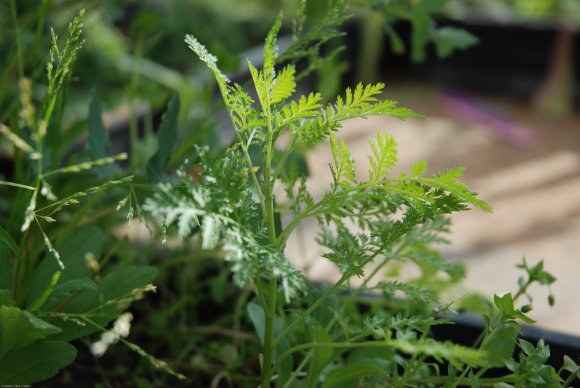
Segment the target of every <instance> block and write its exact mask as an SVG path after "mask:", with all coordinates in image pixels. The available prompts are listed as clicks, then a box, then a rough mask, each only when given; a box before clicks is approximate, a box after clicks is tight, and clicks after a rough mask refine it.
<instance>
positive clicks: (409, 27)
mask: <svg viewBox="0 0 580 388" xmlns="http://www.w3.org/2000/svg"><path fill="white" fill-rule="evenodd" d="M299 3H300V0H173V1H163V0H139V1H137V0H129V1H121V0H102V1H83V0H7V1H3V2H1V3H0V106H1V107H2V109H0V123H3V124H6V125H7V126H10V127H11V128H19V124H18V123H19V121H20V120H21V116H20V114H21V111H22V106H21V100H20V97H21V90H20V87H19V82H18V80H19V79H22V78H24V77H26V78H29V79H31V81H32V83H31V85H32V89H31V92H32V95H31V96H32V102H33V103H34V104H36V105H38V104H40V103H41V102H42V101H43V99H44V96H45V95H46V91H47V82H46V75H45V74H46V69H45V63H46V61H47V59H48V52H49V48H50V39H49V37H50V28H51V27H52V28H54V30H55V31H56V33H57V35H59V36H62V35H63V34H64V31H66V28H67V24H68V22H69V21H70V20H71V19H72V17H73V16H74V15H75V14H76V13H77V12H78V10H79V9H81V8H85V9H86V18H85V29H84V34H83V36H84V39H85V40H86V44H85V46H84V48H83V49H82V50H81V51H80V53H79V57H78V60H77V63H76V64H75V67H74V71H73V76H72V77H71V78H69V79H67V80H66V82H67V84H68V88H66V87H65V88H63V92H62V93H63V96H61V97H62V98H61V100H60V101H62V103H61V105H60V107H59V114H58V131H59V134H60V139H59V140H60V142H61V144H60V147H59V152H56V153H55V155H56V157H55V160H54V161H53V163H55V164H60V163H64V162H65V161H68V160H75V159H80V160H82V159H83V158H86V155H85V154H83V152H80V151H84V147H85V146H84V144H83V142H84V141H85V140H86V137H87V135H86V133H87V127H90V126H91V125H95V124H94V122H95V119H94V117H97V121H100V120H98V118H100V116H101V113H104V116H103V124H104V127H105V128H107V129H108V131H109V136H110V145H111V148H110V150H109V152H110V153H116V152H121V151H129V154H130V160H129V164H128V165H124V166H120V167H118V169H117V170H115V171H113V173H111V174H114V173H117V174H119V171H120V170H121V171H123V173H125V172H130V173H134V174H136V175H137V176H138V178H137V182H138V184H137V185H135V186H134V188H132V189H131V190H133V189H134V190H135V191H132V192H131V194H130V198H131V199H130V201H131V200H133V201H134V203H137V204H138V202H139V200H140V199H142V198H143V197H144V193H143V192H147V190H148V189H149V187H150V186H147V185H148V184H149V183H151V182H149V181H148V180H147V176H146V174H145V167H146V165H147V163H148V161H149V160H150V159H151V157H152V156H153V155H154V154H155V153H156V151H157V149H158V148H159V144H158V139H157V137H156V134H155V132H156V130H157V128H158V127H159V126H160V123H161V112H163V111H164V110H165V106H166V105H167V104H168V101H170V100H171V98H172V96H174V95H175V94H176V93H177V94H179V97H180V106H181V109H180V110H179V112H178V113H175V114H176V115H177V114H178V119H177V123H178V124H177V125H176V127H177V128H179V141H178V143H177V146H176V148H175V150H174V152H173V153H172V154H171V155H170V158H169V163H168V164H169V165H170V166H172V167H174V166H177V165H179V164H180V163H182V162H183V160H184V159H185V158H186V156H187V155H188V154H189V153H190V151H191V150H192V149H193V147H194V146H195V145H203V144H208V145H211V146H213V147H217V148H223V147H226V146H227V143H228V140H227V139H228V135H227V127H226V128H223V122H222V121H220V117H219V115H217V114H216V111H217V110H219V108H220V107H219V105H217V104H218V103H216V102H215V100H214V98H213V97H214V85H213V83H212V81H211V79H210V75H209V73H208V72H207V71H200V67H202V66H204V65H203V64H202V63H201V62H200V61H196V60H194V59H193V56H192V54H191V52H190V51H189V50H187V49H186V47H185V44H184V43H183V38H184V36H185V34H188V33H191V34H193V35H195V36H196V37H197V38H198V39H199V41H200V42H202V43H203V44H204V45H206V46H207V48H208V50H209V51H210V52H212V53H213V54H215V55H216V56H217V57H218V59H219V65H220V68H221V69H223V70H224V71H225V72H227V73H229V74H231V76H232V78H234V79H236V78H237V79H236V81H240V82H241V81H243V80H244V74H245V73H244V68H245V59H246V58H250V59H251V60H252V61H253V62H254V63H256V62H258V61H259V59H258V58H259V57H260V55H261V48H260V47H259V46H260V45H261V44H262V43H263V40H264V36H265V35H266V33H267V31H268V30H269V28H270V26H271V24H272V22H273V20H274V19H275V17H276V15H277V14H278V12H279V11H280V10H283V12H284V18H285V19H284V26H283V29H282V34H281V35H282V36H284V35H285V36H287V37H289V36H290V35H291V33H292V22H291V21H292V20H293V19H294V18H295V17H296V14H297V9H298V8H299ZM347 3H348V6H349V12H350V13H351V14H352V15H353V18H351V19H350V21H349V22H348V23H347V24H346V25H345V26H344V31H347V32H349V35H348V36H347V37H344V38H343V40H342V41H338V42H337V41H333V42H329V43H327V44H326V45H325V47H324V52H325V53H327V54H331V55H328V56H326V57H323V58H318V60H319V62H318V63H317V65H318V66H319V67H318V69H317V71H316V72H315V75H314V76H313V77H310V78H309V79H308V81H309V84H310V85H309V86H308V87H309V88H314V89H318V90H319V91H322V93H323V95H324V96H325V97H326V98H332V97H333V94H334V93H336V92H337V91H338V90H339V89H340V88H341V86H342V84H343V83H344V82H346V83H350V84H353V83H356V82H358V81H359V80H361V81H373V80H382V79H381V78H382V75H383V74H382V73H381V67H380V66H381V60H383V57H384V54H385V50H391V51H392V52H393V53H394V54H396V55H401V56H406V57H408V58H410V59H411V61H412V62H421V61H424V60H426V58H427V57H433V54H435V56H436V57H437V58H441V59H443V58H446V57H448V56H449V55H451V54H453V53H454V52H455V50H461V49H467V48H469V47H472V46H474V45H476V44H477V43H478V37H477V36H475V35H473V34H471V33H470V32H469V31H468V30H467V29H465V28H463V27H457V26H456V25H454V24H449V23H448V21H449V20H452V21H466V20H476V19H478V18H486V19H487V20H492V21H494V22H497V23H538V24H540V25H542V24H545V23H547V24H550V23H551V24H553V25H557V26H566V27H565V29H568V30H574V29H576V28H577V26H578V24H579V23H580V19H579V18H580V9H579V8H580V5H579V4H580V2H578V1H576V0H466V1H463V0H351V1H349V2H347ZM327 9H328V7H327V2H326V1H322V0H312V1H310V2H309V3H308V7H307V12H306V14H307V23H308V24H307V28H308V26H313V25H316V23H317V22H318V21H319V20H321V19H322V18H324V16H325V15H326V10H327ZM401 26H403V28H401ZM558 28H560V27H558ZM405 31H406V32H405ZM351 32H353V33H352V34H351ZM385 40H386V42H388V43H387V44H385ZM288 43H289V39H288V38H284V37H281V39H280V45H282V46H283V45H284V44H288ZM342 45H345V46H346V49H345V50H342V51H341V49H340V47H341V46H342ZM566 60H567V61H568V62H566ZM566 63H567V66H570V64H569V59H566V58H565V60H564V64H566ZM559 69H560V70H558V67H557V66H556V70H554V72H555V74H559V75H558V76H556V77H555V78H556V81H553V83H554V82H555V84H554V85H555V86H552V87H546V90H547V91H546V92H545V93H544V95H543V96H544V97H541V98H540V97H539V98H538V99H539V100H542V99H543V100H545V101H550V102H553V101H554V99H553V98H552V96H553V95H554V94H550V93H567V94H565V95H563V96H562V98H563V99H564V100H565V99H568V101H567V102H565V103H564V105H566V104H568V105H566V106H568V107H569V106H570V98H571V97H570V93H571V92H570V90H569V89H566V88H563V87H562V86H561V85H562V84H563V83H565V82H566V80H568V81H569V80H570V78H569V77H571V75H570V70H569V69H567V68H566V66H564V67H561V68H559ZM562 69H564V70H562ZM558 71H559V72H558ZM550 90H551V91H550ZM545 96H547V97H545ZM560 106H561V104H560ZM91 107H92V108H91ZM91 109H92V110H91ZM556 109H559V108H556ZM91 111H92V112H93V116H94V117H93V124H91V114H90V112H91ZM174 112H177V111H174ZM0 157H2V169H1V170H0V179H2V180H4V179H6V180H11V179H13V178H14V180H15V181H18V177H19V176H23V175H24V173H23V172H22V170H25V167H28V165H27V164H26V163H22V165H23V166H25V167H19V159H18V155H17V154H16V155H15V153H14V152H13V151H12V148H11V146H10V145H9V143H8V142H6V141H4V139H0ZM125 170H126V171H125ZM95 176H98V173H96V174H95V173H93V172H87V173H85V174H82V176H81V178H82V179H81V178H79V176H78V175H77V176H75V177H74V178H63V179H61V180H58V181H55V183H54V190H55V192H57V193H60V192H75V191H76V190H77V189H78V187H79V186H81V187H82V184H84V183H81V182H89V181H92V180H94V179H95ZM101 178H102V177H101ZM139 185H141V186H139ZM123 195H125V192H124V191H123V192H114V193H111V194H110V195H107V196H104V197H103V198H99V199H94V200H91V202H89V203H88V205H87V206H86V207H85V208H86V209H89V208H90V209H91V210H90V211H89V210H87V212H88V213H87V214H89V215H90V216H92V217H93V218H92V220H91V223H98V224H99V225H100V227H102V228H103V229H104V230H107V234H111V235H112V234H114V233H109V232H111V231H113V229H114V228H116V227H117V226H118V225H119V224H120V223H122V222H125V218H124V215H122V216H119V214H118V212H117V213H116V212H115V211H114V209H115V206H116V203H117V202H118V201H119V199H120V198H121V197H122V196H123ZM17 200H18V201H17ZM15 203H16V204H18V203H24V206H25V205H26V202H25V201H24V202H23V201H22V200H21V199H19V197H17V195H16V194H14V195H13V194H11V193H10V194H5V192H2V197H1V198H0V212H1V214H2V217H4V216H6V218H8V215H10V214H11V212H13V210H14V207H15V206H14V204H15ZM129 206H130V207H131V206H132V205H129ZM134 206H135V205H133V207H134ZM21 207H22V206H21ZM95 209H102V210H103V211H102V212H100V213H98V214H97V213H96V212H94V210H95ZM16 210H18V209H16ZM21 210H22V209H21ZM136 210H137V211H138V207H136ZM91 211H93V212H92V213H91ZM14 224H15V225H18V222H15V223H14ZM58 227H59V226H51V227H50V229H47V230H48V233H49V235H50V236H51V237H53V236H54V237H55V238H56V239H58V238H60V236H62V235H64V234H66V233H70V232H71V230H72V229H74V227H75V225H74V224H71V225H69V226H66V225H65V226H62V227H61V229H58ZM38 245H39V246H42V244H38ZM157 253H158V252H157V250H156V248H155V247H153V246H147V249H144V247H143V246H138V247H136V246H135V245H134V244H131V243H130V242H129V240H128V239H127V238H125V237H123V238H118V239H115V240H112V242H111V244H110V249H109V251H108V252H107V253H106V256H105V259H104V261H105V262H127V263H129V262H130V263H133V262H138V263H147V264H154V265H155V266H156V267H157V268H159V269H160V274H159V276H158V278H157V279H156V283H157V284H159V288H160V292H159V296H157V297H155V298H153V297H151V298H146V300H145V301H143V302H142V303H141V304H139V306H137V307H136V310H135V314H136V315H137V316H139V317H142V322H143V323H142V324H140V325H139V326H136V327H135V330H134V332H135V334H134V337H133V338H135V339H136V342H137V343H147V344H148V346H147V348H148V350H149V351H150V352H151V353H152V354H156V355H157V354H165V356H166V357H165V358H166V359H171V364H172V366H174V367H175V368H177V369H178V370H182V371H187V372H190V373H191V372H192V371H193V373H207V374H208V375H210V376H213V375H217V374H218V373H219V372H220V371H221V370H222V369H223V368H224V365H225V366H226V367H227V368H229V369H230V370H233V371H236V370H240V369H243V368H245V367H247V365H245V364H244V359H248V358H251V359H254V358H255V357H254V356H255V355H254V354H251V353H252V352H255V349H242V350H241V351H240V353H239V354H233V353H232V351H231V344H230V342H228V341H226V340H223V341H219V340H216V341H214V342H212V343H211V345H210V346H207V344H206V343H205V342H204V340H206V339H207V338H206V337H207V336H211V335H216V336H219V335H220V334H223V333H222V332H221V331H222V330H223V327H222V326H220V324H221V323H224V324H228V325H231V324H232V322H233V323H234V325H238V326H239V325H240V321H241V320H242V318H241V314H242V310H243V306H244V302H245V299H244V298H247V296H248V295H242V296H240V295H238V294H237V293H236V291H235V290H232V289H231V288H228V284H229V281H228V276H229V272H228V271H227V268H226V267H225V265H224V263H223V262H222V261H219V260H218V261H213V260H208V259H213V258H219V257H220V255H221V253H220V252H201V249H199V247H197V246H193V247H191V246H186V247H179V248H175V249H173V252H172V254H171V258H170V259H167V260H160V259H159V258H158V257H157V256H158V255H157ZM194 264H195V265H194ZM208 273H210V274H212V275H215V276H207V274H208ZM236 297H238V298H239V301H238V302H237V303H231V302H230V301H231V300H232V299H235V298H236ZM240 301H241V302H240ZM216 306H218V308H219V309H221V310H223V311H224V317H223V322H218V323H214V322H211V321H209V320H208V316H209V313H210V312H211V311H212V310H213V309H215V308H216ZM168 327H174V328H175V331H173V330H169V331H168V330H167V328H168ZM176 333H177V334H178V335H175V334H176ZM242 334H243V333H242ZM185 338H187V339H185ZM218 338H221V337H218ZM249 340H250V341H255V340H256V338H255V337H254V336H251V335H250V338H249ZM87 343H89V342H88V341H87ZM123 352H129V350H118V352H117V353H116V354H117V355H118V356H117V358H113V359H111V360H110V361H103V363H108V365H105V368H102V366H101V365H100V364H99V361H97V362H96V363H97V366H96V367H95V368H94V370H96V371H97V372H95V373H97V374H98V373H104V372H103V369H107V370H110V371H112V372H110V373H109V378H111V376H113V378H114V377H121V378H124V376H127V374H128V373H129V371H131V372H132V373H133V374H134V377H133V384H134V385H137V386H138V385H139V384H146V383H147V381H154V382H155V383H156V384H157V385H158V386H163V385H164V384H167V383H168V381H169V379H170V377H168V376H166V375H163V374H162V373H159V372H156V371H152V368H151V367H150V366H149V365H148V364H146V363H139V361H134V362H133V363H132V364H129V365H127V364H120V363H115V361H116V360H118V359H121V360H123V359H125V357H129V356H127V354H126V353H123ZM191 354H194V356H193V357H190V355H191ZM89 356H90V355H87V354H86V353H85V354H84V356H83V354H81V355H80V356H79V357H80V360H81V361H86V362H87V363H88V364H92V363H94V362H95V361H94V360H92V359H90V360H88V361H87V359H86V357H89ZM83 357H85V359H84V360H83ZM249 367H253V368H257V366H256V365H251V366H249ZM94 370H92V371H93V372H94ZM208 381H209V380H208Z"/></svg>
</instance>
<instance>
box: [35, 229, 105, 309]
mask: <svg viewBox="0 0 580 388" xmlns="http://www.w3.org/2000/svg"><path fill="white" fill-rule="evenodd" d="M107 240H108V237H107V236H106V235H105V234H104V233H103V232H102V231H101V230H100V229H98V228H96V227H93V226H91V227H87V228H81V229H78V230H76V231H75V232H74V233H73V234H71V235H69V236H67V237H65V238H64V239H62V240H61V241H60V242H59V243H58V244H56V247H57V250H58V251H59V252H60V256H61V260H62V261H63V263H64V265H65V269H64V270H63V271H62V274H61V277H60V279H59V282H58V283H57V285H59V284H63V283H65V282H68V281H69V280H73V279H82V278H88V276H89V275H90V269H89V267H88V264H87V261H86V255H92V256H93V257H95V258H97V259H98V258H100V257H101V254H102V252H103V249H104V247H105V243H106V241H107ZM59 270H60V268H59V267H58V265H57V263H56V262H55V261H54V260H52V259H51V258H49V257H45V258H44V260H43V261H42V262H41V263H40V266H39V267H38V269H37V270H36V273H35V274H34V278H33V281H32V286H31V288H30V291H29V293H28V295H27V298H26V300H27V305H28V306H30V305H32V303H34V302H35V301H36V300H38V298H39V297H40V296H41V295H42V293H43V292H44V291H45V290H46V289H47V287H48V286H49V284H50V282H51V279H52V276H53V275H54V273H55V272H57V271H59Z"/></svg>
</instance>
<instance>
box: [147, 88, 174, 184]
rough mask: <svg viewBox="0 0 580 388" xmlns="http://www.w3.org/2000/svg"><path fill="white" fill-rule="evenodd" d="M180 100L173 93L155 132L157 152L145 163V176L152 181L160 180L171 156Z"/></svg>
mask: <svg viewBox="0 0 580 388" xmlns="http://www.w3.org/2000/svg"><path fill="white" fill-rule="evenodd" d="M179 109H180V100H179V94H175V95H174V96H173V97H172V98H171V100H169V103H168V104H167V109H166V110H165V113H164V114H163V117H162V118H161V125H160V126H159V131H158V132H157V145H158V148H157V153H156V154H155V155H153V157H152V158H151V159H150V160H149V162H148V164H147V176H148V177H149V179H151V180H152V181H154V182H157V181H159V180H161V178H162V177H163V175H164V168H165V164H166V163H167V161H168V160H169V159H170V158H171V154H172V152H173V147H174V146H175V142H176V140H177V129H178V128H177V124H178V123H177V119H178V116H179Z"/></svg>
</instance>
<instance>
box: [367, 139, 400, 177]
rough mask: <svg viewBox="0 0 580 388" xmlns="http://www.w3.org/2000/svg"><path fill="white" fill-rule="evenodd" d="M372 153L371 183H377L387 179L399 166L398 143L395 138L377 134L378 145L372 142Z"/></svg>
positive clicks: (370, 158)
mask: <svg viewBox="0 0 580 388" xmlns="http://www.w3.org/2000/svg"><path fill="white" fill-rule="evenodd" d="M370 146H371V150H372V153H371V154H370V155H369V156H368V158H369V163H370V165H371V169H370V171H369V181H370V182H376V181H378V180H380V179H381V178H386V177H387V176H388V175H389V173H390V172H391V170H392V169H393V168H394V167H395V166H396V165H397V162H398V160H399V159H398V157H397V143H396V142H395V138H394V137H393V136H391V135H388V134H381V133H377V141H376V143H373V142H370Z"/></svg>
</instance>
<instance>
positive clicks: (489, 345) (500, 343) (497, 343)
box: [481, 325, 516, 367]
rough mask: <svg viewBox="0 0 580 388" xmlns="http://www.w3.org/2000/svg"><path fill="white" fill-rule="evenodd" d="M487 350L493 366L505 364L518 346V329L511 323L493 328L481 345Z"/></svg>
mask: <svg viewBox="0 0 580 388" xmlns="http://www.w3.org/2000/svg"><path fill="white" fill-rule="evenodd" d="M481 348H482V349H483V350H485V351H486V352H487V355H488V360H489V363H490V365H491V366H494V367H501V366H504V364H505V361H506V360H509V359H510V358H511V357H512V355H513V353H514V350H515V348H516V330H515V329H514V327H513V326H511V325H502V326H499V327H496V328H494V329H493V331H492V332H491V334H490V335H489V337H487V339H486V340H485V341H484V343H483V344H482V347H481Z"/></svg>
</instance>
